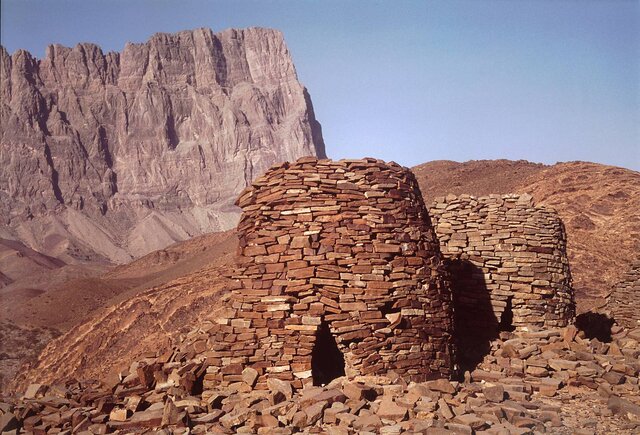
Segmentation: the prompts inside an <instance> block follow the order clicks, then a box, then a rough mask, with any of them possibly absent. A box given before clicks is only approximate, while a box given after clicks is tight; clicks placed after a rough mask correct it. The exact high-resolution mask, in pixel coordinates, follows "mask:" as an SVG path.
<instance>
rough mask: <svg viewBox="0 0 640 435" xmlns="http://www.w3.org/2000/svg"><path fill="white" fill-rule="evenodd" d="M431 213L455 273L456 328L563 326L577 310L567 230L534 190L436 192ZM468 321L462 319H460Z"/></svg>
mask: <svg viewBox="0 0 640 435" xmlns="http://www.w3.org/2000/svg"><path fill="white" fill-rule="evenodd" d="M429 213H430V215H431V219H432V221H433V225H434V228H435V230H436V233H437V236H438V239H439V242H440V249H441V251H442V254H443V255H444V256H445V257H446V258H447V259H449V261H450V267H451V268H452V270H451V274H452V278H453V292H454V303H455V307H456V319H457V321H456V323H457V327H459V328H461V329H464V330H465V331H462V332H469V331H474V330H475V331H480V330H485V331H487V330H491V329H496V328H499V327H500V326H501V323H502V324H504V323H505V322H504V320H505V318H504V315H508V316H509V317H510V316H511V315H512V316H513V318H512V319H511V318H510V319H509V321H508V323H509V324H510V326H512V327H513V328H516V329H522V328H526V327H528V326H544V327H564V326H566V325H567V324H568V323H569V322H570V321H571V320H572V319H573V317H574V315H575V302H574V298H573V290H572V287H571V274H570V271H569V262H568V259H567V255H566V234H565V230H564V226H563V224H562V221H561V220H560V218H559V217H558V215H557V214H556V212H555V211H554V210H551V209H548V208H545V207H541V206H536V205H535V204H534V203H533V200H532V197H531V196H530V195H490V196H487V197H480V198H475V197H472V196H469V195H461V196H454V195H449V196H447V197H446V198H444V197H443V198H437V199H436V200H435V201H434V203H433V204H432V206H431V207H430V210H429ZM460 320H462V321H460Z"/></svg>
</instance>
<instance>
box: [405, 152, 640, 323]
mask: <svg viewBox="0 0 640 435" xmlns="http://www.w3.org/2000/svg"><path fill="white" fill-rule="evenodd" d="M413 171H414V172H415V174H416V177H417V178H418V181H419V183H420V188H421V190H422V194H423V196H424V197H425V202H426V203H427V204H429V203H430V202H431V201H432V200H433V198H435V197H437V196H445V195H447V194H449V193H453V194H456V195H458V194H462V193H468V194H471V195H475V196H482V195H488V194H490V193H498V194H503V193H529V194H531V195H533V197H534V200H535V201H536V203H539V204H542V205H546V206H550V207H553V208H555V209H556V211H557V212H558V214H559V215H560V217H561V218H562V220H563V221H564V224H565V227H566V230H567V252H568V256H569V262H570V265H571V272H572V275H573V281H574V288H575V290H576V301H577V302H578V311H581V312H583V311H587V310H589V309H591V308H592V307H594V306H597V305H601V304H602V303H604V298H605V297H606V296H607V294H608V292H609V291H610V290H611V288H612V286H614V285H615V284H616V283H617V282H618V281H619V280H620V278H621V277H622V275H623V274H624V273H625V272H626V271H627V270H629V269H630V267H631V264H632V263H633V261H634V259H635V260H637V259H638V258H639V257H640V173H638V172H636V171H632V170H629V169H624V168H618V167H613V166H606V165H600V164H597V163H588V162H568V163H558V164H555V165H551V166H546V165H541V164H535V163H530V162H526V161H509V160H480V161H470V162H465V163H457V162H450V161H435V162H429V163H425V164H422V165H419V166H416V167H415V168H413Z"/></svg>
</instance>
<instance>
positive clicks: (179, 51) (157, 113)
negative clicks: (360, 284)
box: [0, 28, 325, 262]
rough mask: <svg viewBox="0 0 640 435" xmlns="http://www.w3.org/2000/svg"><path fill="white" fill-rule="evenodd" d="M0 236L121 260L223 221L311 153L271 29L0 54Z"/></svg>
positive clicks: (302, 110) (316, 139) (305, 100)
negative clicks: (266, 177)
mask: <svg viewBox="0 0 640 435" xmlns="http://www.w3.org/2000/svg"><path fill="white" fill-rule="evenodd" d="M0 68H1V73H2V74H1V75H2V81H1V85H0V94H1V95H2V102H1V103H0V115H1V121H2V125H1V126H2V131H1V135H0V141H1V142H0V163H1V164H2V165H3V168H4V169H3V171H2V174H0V198H1V199H2V201H1V203H2V205H1V206H0V217H1V218H2V221H3V222H5V224H6V226H5V228H3V229H2V230H0V236H2V237H6V238H12V239H17V240H20V241H22V242H24V243H25V244H27V245H29V246H30V247H32V248H34V249H36V250H38V251H40V252H43V253H45V254H49V255H53V256H62V257H63V258H65V259H66V260H71V261H77V260H87V259H93V260H95V259H103V260H108V261H112V262H124V261H128V260H129V259H131V258H133V257H137V256H140V255H143V254H145V253H147V252H150V251H152V250H155V249H159V248H162V247H164V246H166V245H167V244H170V243H172V242H175V241H177V240H184V239H187V238H189V237H192V236H195V235H198V234H202V233H205V232H209V231H215V230H220V229H227V228H230V227H232V226H233V225H234V224H235V222H236V219H237V215H238V212H237V210H236V209H234V208H233V207H232V203H233V200H234V199H235V196H236V195H237V193H238V192H240V191H241V190H242V189H243V188H244V187H245V186H246V185H247V184H248V183H249V182H250V181H251V180H252V179H253V178H254V177H255V176H257V175H259V174H260V173H262V171H264V170H266V169H267V168H268V167H269V166H271V165H272V164H274V163H276V162H280V161H285V160H294V159H296V158H298V157H300V156H304V155H317V156H320V157H324V156H325V152H324V143H323V140H322V133H321V130H320V124H319V123H318V122H317V121H316V119H315V115H314V112H313V108H312V105H311V100H310V98H309V96H308V93H307V92H306V89H305V88H304V87H303V86H302V85H301V84H300V83H299V82H298V79H297V75H296V71H295V67H294V66H293V62H292V60H291V56H290V54H289V51H288V49H287V47H286V44H285V42H284V38H283V36H282V33H281V32H279V31H277V30H272V29H262V28H249V29H228V30H224V31H222V32H219V33H214V32H213V31H211V30H210V29H205V28H201V29H195V30H186V31H181V32H178V33H173V34H170V33H157V34H155V35H153V36H151V37H150V38H149V40H148V41H147V42H144V43H129V44H127V45H126V46H125V47H124V49H123V51H122V52H121V53H114V52H109V53H106V54H105V53H103V51H102V49H101V48H100V47H99V46H97V45H95V44H91V43H81V44H77V45H76V46H75V47H73V48H69V47H64V46H61V45H58V44H55V45H51V46H49V48H48V49H47V52H46V56H45V57H44V59H42V60H37V59H35V58H34V57H33V56H31V54H29V53H28V52H26V51H23V50H18V51H16V52H15V53H13V54H12V55H9V54H8V53H7V51H6V50H5V49H4V48H3V49H2V50H1V51H0Z"/></svg>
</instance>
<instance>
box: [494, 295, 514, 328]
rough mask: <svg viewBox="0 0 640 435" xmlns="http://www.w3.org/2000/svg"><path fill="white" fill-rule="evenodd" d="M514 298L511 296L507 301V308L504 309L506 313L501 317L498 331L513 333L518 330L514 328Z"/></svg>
mask: <svg viewBox="0 0 640 435" xmlns="http://www.w3.org/2000/svg"><path fill="white" fill-rule="evenodd" d="M512 299H513V297H512V296H509V298H508V299H507V306H506V307H504V311H503V312H502V315H501V316H500V323H498V331H500V332H502V331H508V332H513V331H515V329H516V328H514V326H513V305H512Z"/></svg>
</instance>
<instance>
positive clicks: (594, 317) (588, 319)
mask: <svg viewBox="0 0 640 435" xmlns="http://www.w3.org/2000/svg"><path fill="white" fill-rule="evenodd" d="M613 323H614V319H612V318H610V317H607V316H606V315H604V314H602V313H594V312H593V311H589V312H586V313H582V314H580V315H579V316H578V317H576V328H578V329H579V330H580V331H584V335H585V337H587V338H588V339H593V338H597V339H598V340H600V341H601V342H603V343H610V342H611V327H612V326H613Z"/></svg>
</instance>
